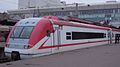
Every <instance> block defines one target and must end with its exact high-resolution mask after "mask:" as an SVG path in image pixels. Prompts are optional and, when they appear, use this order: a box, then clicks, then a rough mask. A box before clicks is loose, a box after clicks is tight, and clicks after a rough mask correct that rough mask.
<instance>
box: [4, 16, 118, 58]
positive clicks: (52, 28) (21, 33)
mask: <svg viewBox="0 0 120 67" xmlns="http://www.w3.org/2000/svg"><path fill="white" fill-rule="evenodd" d="M80 22H87V21H82V20H81V21H80ZM119 39H120V30H118V29H113V28H109V27H103V26H96V25H92V24H85V23H76V22H72V21H63V20H60V19H59V18H58V17H55V16H46V17H43V18H27V19H23V20H20V21H19V22H18V23H17V24H16V25H15V26H14V27H13V29H12V30H11V32H10V34H9V36H8V39H7V42H6V45H5V54H6V55H7V56H11V58H12V59H22V58H31V57H37V56H43V55H49V54H53V53H57V52H62V51H69V50H74V49H80V48H86V47H91V46H98V45H103V44H110V43H115V42H117V41H119Z"/></svg>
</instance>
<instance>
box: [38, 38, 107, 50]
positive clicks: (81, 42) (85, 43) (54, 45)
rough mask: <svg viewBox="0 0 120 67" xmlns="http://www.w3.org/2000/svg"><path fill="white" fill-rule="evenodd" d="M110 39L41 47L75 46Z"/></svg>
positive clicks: (43, 47)
mask: <svg viewBox="0 0 120 67" xmlns="http://www.w3.org/2000/svg"><path fill="white" fill-rule="evenodd" d="M108 41H109V40H101V41H93V42H81V43H73V44H62V45H54V46H42V47H40V48H39V49H46V48H56V47H64V46H75V45H82V44H91V43H98V42H108ZM44 45H45V44H44Z"/></svg>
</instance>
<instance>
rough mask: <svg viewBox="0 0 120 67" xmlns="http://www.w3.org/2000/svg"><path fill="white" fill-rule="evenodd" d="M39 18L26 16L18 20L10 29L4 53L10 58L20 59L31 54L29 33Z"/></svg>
mask: <svg viewBox="0 0 120 67" xmlns="http://www.w3.org/2000/svg"><path fill="white" fill-rule="evenodd" d="M40 19H41V18H27V19H23V20H21V21H19V22H18V23H17V24H16V25H15V26H14V27H13V29H12V30H11V32H10V34H9V36H8V39H7V42H6V45H5V54H6V55H7V56H9V57H11V59H14V60H20V59H21V58H29V57H31V56H32V54H31V53H32V52H33V50H32V49H31V48H32V47H33V45H31V44H30V42H29V41H30V38H31V34H32V33H33V31H34V29H35V27H36V25H37V24H38V23H39V22H40ZM30 54H31V55H30Z"/></svg>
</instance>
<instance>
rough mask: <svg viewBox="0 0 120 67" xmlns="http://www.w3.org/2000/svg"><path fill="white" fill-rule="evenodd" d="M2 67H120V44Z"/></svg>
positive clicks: (33, 59) (2, 66)
mask: <svg viewBox="0 0 120 67" xmlns="http://www.w3.org/2000/svg"><path fill="white" fill-rule="evenodd" d="M0 67H120V44H112V45H104V46H98V47H92V48H85V49H78V50H73V51H68V52H62V53H57V54H53V55H49V56H43V57H39V58H32V59H26V60H20V61H14V62H7V63H3V64H0Z"/></svg>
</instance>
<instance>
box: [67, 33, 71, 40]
mask: <svg viewBox="0 0 120 67" xmlns="http://www.w3.org/2000/svg"><path fill="white" fill-rule="evenodd" d="M66 39H67V40H71V39H72V35H71V32H66Z"/></svg>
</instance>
